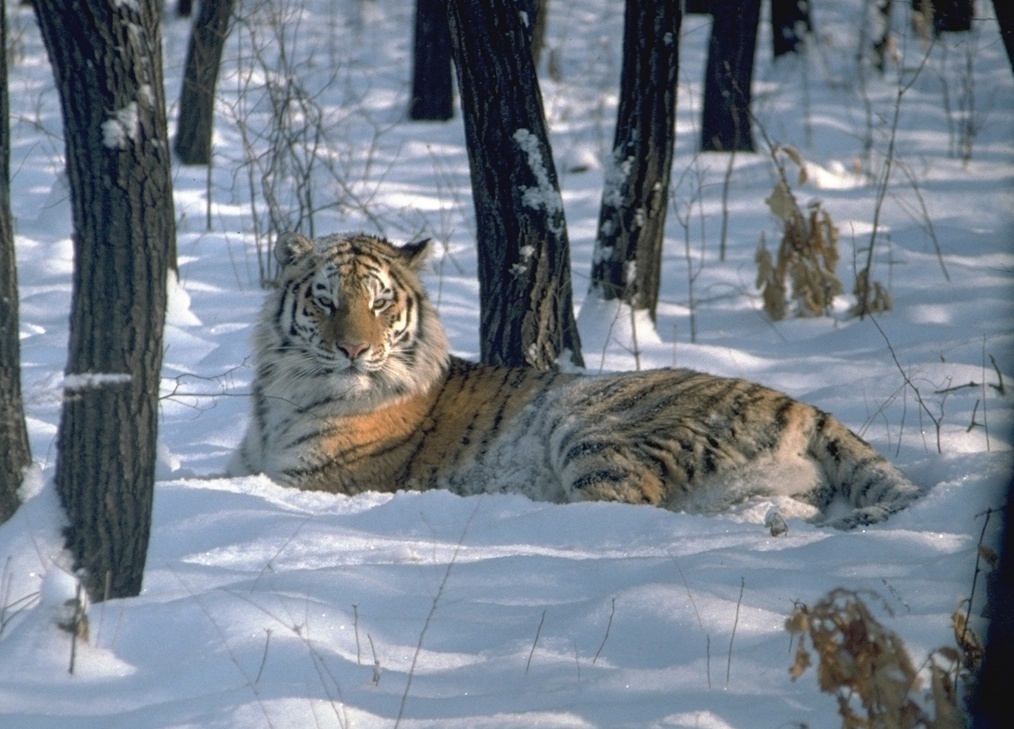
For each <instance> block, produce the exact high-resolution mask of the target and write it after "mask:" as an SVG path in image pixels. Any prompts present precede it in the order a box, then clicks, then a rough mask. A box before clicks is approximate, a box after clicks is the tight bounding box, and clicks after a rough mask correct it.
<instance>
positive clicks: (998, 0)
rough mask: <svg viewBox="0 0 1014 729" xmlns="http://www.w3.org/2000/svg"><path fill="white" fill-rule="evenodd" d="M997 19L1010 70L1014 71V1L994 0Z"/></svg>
mask: <svg viewBox="0 0 1014 729" xmlns="http://www.w3.org/2000/svg"><path fill="white" fill-rule="evenodd" d="M993 10H994V12H995V13H996V21H997V23H999V24H1000V37H1001V38H1003V46H1004V48H1006V49H1007V60H1008V61H1010V70H1011V71H1012V72H1014V3H1012V2H1011V1H1010V0H993Z"/></svg>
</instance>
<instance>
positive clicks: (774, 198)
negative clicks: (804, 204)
mask: <svg viewBox="0 0 1014 729" xmlns="http://www.w3.org/2000/svg"><path fill="white" fill-rule="evenodd" d="M764 202H766V203H767V205H768V207H769V208H771V212H772V213H774V214H775V215H776V216H777V217H778V218H780V219H781V220H783V221H785V222H786V223H788V222H791V221H792V220H793V219H794V218H795V217H796V215H797V213H798V212H799V206H798V205H797V204H796V198H795V197H793V195H792V191H791V190H789V187H788V185H786V184H785V183H784V182H782V181H781V180H779V181H778V184H777V185H775V187H774V189H773V190H772V191H771V196H770V197H768V198H766V199H765V200H764Z"/></svg>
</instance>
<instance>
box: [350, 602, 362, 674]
mask: <svg viewBox="0 0 1014 729" xmlns="http://www.w3.org/2000/svg"><path fill="white" fill-rule="evenodd" d="M352 628H353V630H354V631H355V634H356V665H357V666H361V665H363V661H362V657H361V654H360V651H359V606H358V605H357V604H356V603H352Z"/></svg>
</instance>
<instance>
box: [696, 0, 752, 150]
mask: <svg viewBox="0 0 1014 729" xmlns="http://www.w3.org/2000/svg"><path fill="white" fill-rule="evenodd" d="M711 14H712V17H713V18H714V20H713V23H712V26H711V40H710V42H709V43H708V66H707V70H706V71H705V76H704V113H703V117H702V119H701V130H702V131H701V149H702V150H704V151H705V152H731V151H737V152H753V151H754V146H753V134H752V132H751V130H750V98H751V92H750V85H751V82H752V80H753V56H754V51H755V50H756V48H757V25H758V23H759V22H760V0H718V1H717V2H715V3H713V5H712V8H711Z"/></svg>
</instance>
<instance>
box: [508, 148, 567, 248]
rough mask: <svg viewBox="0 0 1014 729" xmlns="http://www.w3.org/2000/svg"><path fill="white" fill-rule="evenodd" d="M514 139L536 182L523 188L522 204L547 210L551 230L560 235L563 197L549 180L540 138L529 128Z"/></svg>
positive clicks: (535, 208)
mask: <svg viewBox="0 0 1014 729" xmlns="http://www.w3.org/2000/svg"><path fill="white" fill-rule="evenodd" d="M512 139H513V140H514V141H515V143H516V144H517V145H518V146H519V147H520V148H521V151H522V152H524V154H525V159H526V161H527V162H528V168H529V169H530V170H531V171H532V174H533V175H534V176H535V182H536V185H535V186H533V187H525V188H522V190H521V201H522V204H524V205H525V207H529V208H532V209H533V210H545V211H546V214H547V216H548V218H549V223H548V225H549V230H550V231H552V232H553V233H555V234H557V235H559V234H560V233H561V232H562V230H563V227H562V224H561V222H560V220H561V216H562V215H563V199H562V198H561V197H560V193H559V192H558V191H557V190H556V188H554V187H553V184H552V183H551V182H550V180H549V171H548V169H547V168H546V160H545V158H544V157H543V151H542V146H541V144H540V143H539V138H538V137H536V136H535V135H534V134H532V133H531V132H530V131H529V130H527V129H518V130H517V131H516V132H514V134H513V136H512Z"/></svg>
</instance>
